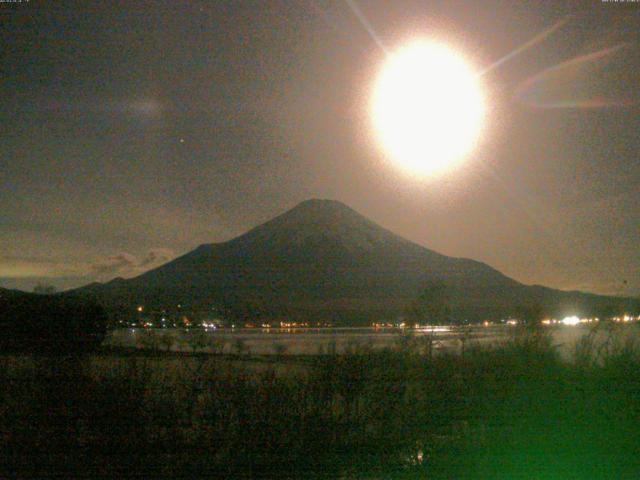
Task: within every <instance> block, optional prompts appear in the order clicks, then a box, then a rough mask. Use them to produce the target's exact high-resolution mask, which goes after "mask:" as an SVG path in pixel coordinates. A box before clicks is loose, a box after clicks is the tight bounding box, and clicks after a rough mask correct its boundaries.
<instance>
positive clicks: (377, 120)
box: [372, 42, 485, 176]
mask: <svg viewBox="0 0 640 480" xmlns="http://www.w3.org/2000/svg"><path fill="white" fill-rule="evenodd" d="M477 78H478V77H477V74H475V73H474V72H473V71H472V70H471V67H470V66H469V65H468V64H467V63H466V62H465V60H464V58H463V57H461V56H460V55H459V54H458V53H456V52H455V51H453V50H451V49H449V48H447V47H446V46H443V45H440V44H438V43H430V42H415V43H412V44H410V45H408V46H405V47H403V48H401V49H400V50H398V51H397V52H395V53H393V54H391V55H390V56H389V58H388V60H387V63H386V65H385V66H384V67H383V69H382V71H381V72H380V74H379V76H378V78H377V79H376V83H375V86H374V93H373V101H372V115H373V123H374V127H375V130H376V132H377V134H378V137H379V138H380V141H381V144H382V146H383V148H384V150H385V151H386V153H387V154H388V156H389V157H390V159H391V160H393V161H394V162H395V163H397V164H399V165H400V167H402V168H403V169H404V170H407V171H408V172H409V173H411V174H412V175H418V176H432V175H436V174H438V173H443V172H444V171H446V170H450V169H452V168H453V167H455V166H456V165H457V164H459V163H460V161H461V160H463V159H464V157H465V156H466V155H467V154H468V153H469V152H470V151H471V150H472V148H473V147H474V145H475V144H476V142H477V141H478V138H479V135H480V130H481V126H482V123H483V117H484V114H485V104H484V103H485V102H484V95H483V92H482V90H481V87H480V84H479V82H478V80H477Z"/></svg>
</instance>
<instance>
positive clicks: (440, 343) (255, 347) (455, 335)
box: [105, 325, 638, 358]
mask: <svg viewBox="0 0 640 480" xmlns="http://www.w3.org/2000/svg"><path fill="white" fill-rule="evenodd" d="M546 328H548V329H549V331H550V332H551V337H552V344H553V345H554V346H556V347H557V350H558V352H559V353H560V355H561V356H563V357H565V358H570V357H571V356H572V355H573V353H574V351H575V347H576V344H577V342H578V340H580V339H581V338H583V336H584V335H586V334H587V333H589V331H590V328H589V326H587V325H578V326H563V325H558V326H553V327H546ZM628 330H629V331H633V332H637V330H638V329H636V328H634V327H633V326H629V329H628ZM150 331H152V332H154V333H153V334H152V335H155V336H157V337H162V336H165V335H167V336H170V337H172V338H173V340H174V343H173V344H172V345H171V347H170V348H171V350H173V351H190V350H191V349H192V347H191V345H190V339H192V338H193V336H194V335H200V336H201V335H202V332H206V335H207V336H208V337H210V340H211V341H212V342H213V341H214V340H217V341H218V342H220V343H221V344H222V345H223V346H222V349H221V351H222V353H234V352H235V349H236V348H237V343H238V342H239V341H240V342H242V343H243V344H244V346H245V347H246V349H247V352H250V353H252V354H257V355H272V354H282V353H283V352H286V354H288V355H317V354H322V353H344V352H346V351H354V350H357V349H373V350H375V349H381V348H389V347H394V346H397V345H398V343H399V341H400V339H401V338H402V336H403V333H404V332H405V331H404V330H403V329H400V328H394V327H382V328H368V327H331V328H326V327H319V328H316V327H303V328H285V329H278V328H269V329H266V328H265V329H263V328H250V329H219V330H213V329H207V330H201V329H190V330H185V329H144V328H123V329H117V330H114V331H112V332H110V334H109V335H108V337H107V339H106V340H105V343H106V344H107V345H116V346H124V347H135V346H140V343H141V342H140V339H141V338H142V336H144V335H148V334H149V333H148V332H150ZM514 331H515V329H514V327H511V326H508V325H493V326H488V327H487V326H468V327H462V328H460V327H452V326H434V327H421V328H417V329H412V330H411V332H412V333H413V334H414V336H415V337H416V338H420V337H429V338H430V339H432V340H433V342H434V348H435V349H436V350H437V351H442V352H458V351H460V349H461V345H462V343H463V341H464V342H467V345H469V344H471V343H475V344H477V345H491V344H495V343H499V342H502V341H505V340H506V339H508V338H509V337H510V335H511V334H512V333H513V332H514ZM201 351H211V349H210V348H208V347H206V346H205V347H203V348H201Z"/></svg>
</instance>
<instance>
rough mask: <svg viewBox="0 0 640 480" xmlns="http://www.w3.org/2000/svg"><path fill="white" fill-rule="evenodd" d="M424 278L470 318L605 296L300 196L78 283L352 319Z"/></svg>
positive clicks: (118, 295)
mask: <svg viewBox="0 0 640 480" xmlns="http://www.w3.org/2000/svg"><path fill="white" fill-rule="evenodd" d="M429 282H443V283H445V284H446V285H447V287H448V290H449V293H450V296H451V302H452V305H453V307H454V314H455V315H457V316H459V317H464V318H470V319H481V318H483V317H485V316H496V315H508V314H509V313H510V312H512V311H513V309H514V307H515V306H516V305H519V304H522V303H531V302H532V301H539V302H544V304H545V305H547V306H548V307H549V308H550V309H552V310H554V311H555V310H560V309H562V308H566V309H567V312H569V311H570V310H571V311H575V310H576V309H582V310H587V309H591V308H592V307H595V304H599V303H603V302H606V301H608V300H607V297H596V296H592V295H587V294H581V293H578V292H573V293H569V292H559V291H557V290H552V289H545V288H544V287H529V286H525V285H522V284H520V283H518V282H516V281H515V280H513V279H510V278H508V277H506V276H505V275H503V274H501V273H500V272H498V271H497V270H495V269H493V268H491V267H489V266H488V265H485V264H483V263H480V262H476V261H474V260H469V259H464V258H452V257H447V256H445V255H441V254H439V253H436V252H434V251H432V250H429V249H427V248H424V247H422V246H420V245H417V244H415V243H412V242H410V241H408V240H406V239H403V238H402V237H399V236H397V235H395V234H394V233H392V232H390V231H388V230H386V229H384V228H382V227H380V226H378V225H376V224H375V223H373V222H371V221H369V220H368V219H366V218H365V217H363V216H362V215H360V214H358V213H357V212H355V211H354V210H352V209H351V208H349V207H347V206H346V205H344V204H342V203H340V202H336V201H332V200H308V201H305V202H302V203H301V204H299V205H297V206H296V207H295V208H293V209H292V210H290V211H288V212H286V213H284V214H282V215H280V216H278V217H275V218H274V219H272V220H270V221H268V222H266V223H264V224H262V225H260V226H258V227H256V228H254V229H252V230H250V231H249V232H247V233H245V234H244V235H241V236H239V237H237V238H235V239H233V240H230V241H228V242H224V243H215V244H205V245H201V246H200V247H198V248H196V249H195V250H193V251H191V252H189V253H187V254H185V255H183V256H182V257H179V258H176V259H175V260H173V261H171V262H169V263H167V264H165V265H162V266H160V267H158V268H155V269H153V270H150V271H148V272H146V273H144V274H142V275H140V276H138V277H135V278H132V279H128V280H124V279H115V280H112V281H111V282H109V283H106V284H92V285H88V286H86V287H83V288H81V289H79V290H77V291H78V292H79V293H83V294H91V295H95V296H97V297H98V298H100V299H101V300H102V301H103V302H106V303H120V304H131V305H132V304H137V303H144V304H145V305H155V306H163V305H171V304H175V303H183V304H186V305H192V306H207V305H211V304H215V305H224V306H227V307H230V308H238V307H242V306H246V305H252V306H253V307H254V310H257V311H259V312H260V314H261V315H263V316H286V317H297V318H314V319H325V320H330V321H334V322H354V321H356V322H360V321H370V320H373V319H389V318H395V317H397V316H398V315H399V314H401V313H402V310H403V309H404V307H405V306H406V305H407V303H408V302H409V301H410V300H411V299H412V298H414V297H415V295H416V294H417V292H418V290H419V289H420V288H421V287H423V286H424V285H425V284H427V283H429ZM569 313H571V312H569Z"/></svg>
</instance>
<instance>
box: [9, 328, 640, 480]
mask: <svg viewBox="0 0 640 480" xmlns="http://www.w3.org/2000/svg"><path fill="white" fill-rule="evenodd" d="M631 328H636V327H631ZM430 347H431V345H430V344H429V339H422V340H419V339H414V338H410V337H407V338H404V339H403V340H402V341H401V342H399V345H398V347H397V348H396V349H394V350H387V351H377V352H373V351H370V350H369V349H367V348H366V347H354V348H353V349H352V351H351V352H350V353H348V354H346V355H340V356H336V355H324V356H317V357H315V358H312V359H310V360H309V364H308V367H306V368H305V369H303V370H302V371H300V370H298V371H297V372H293V371H291V372H283V371H282V369H279V370H278V371H277V372H276V370H275V369H273V368H271V367H269V366H268V365H267V366H263V367H262V368H260V369H257V370H256V369H250V368H248V367H247V365H248V364H249V363H250V362H247V361H246V358H245V360H243V361H240V360H239V359H240V357H238V359H237V360H235V363H231V362H229V360H228V357H223V356H219V355H218V356H212V355H197V354H192V355H189V356H185V357H176V356H171V354H162V355H160V354H157V355H160V357H155V356H141V355H137V356H136V355H131V356H118V357H115V356H108V355H105V354H102V355H85V356H74V357H66V358H64V357H59V356H58V357H50V356H33V357H24V356H7V355H5V356H3V357H0V376H1V378H0V460H1V465H2V471H1V472H0V476H2V477H7V476H14V475H18V476H23V477H24V476H27V477H29V476H31V477H39V478H50V477H53V476H56V475H58V476H60V477H62V478H67V477H74V476H75V477H84V476H90V477H117V478H120V477H127V476H136V475H138V476H140V477H141V478H157V477H181V478H183V477H194V478H198V477H205V476H208V477H232V478H238V477H254V478H255V477H273V478H285V477H288V478H291V477H295V478H302V477H308V478H314V477H316V478H320V477H321V478H356V477H357V478H435V479H438V478H447V479H451V478H479V479H503V478H504V479H513V478H527V479H529V478H549V479H569V478H572V479H573V478H575V479H594V478H607V479H611V478H617V479H620V478H639V475H640V455H638V454H639V453H640V452H639V449H640V373H639V372H640V370H639V369H640V351H638V350H637V349H636V348H635V345H634V344H633V342H631V341H626V342H623V343H616V342H614V341H612V342H610V343H607V344H605V346H604V347H602V346H600V347H596V346H595V345H594V344H593V343H591V342H590V341H589V339H588V338H587V339H586V340H585V341H584V342H582V344H581V345H580V348H579V352H578V355H577V356H576V361H575V363H571V364H568V363H565V362H561V361H560V360H559V359H558V357H557V355H556V354H555V352H554V350H553V348H551V347H550V346H549V339H548V338H547V337H546V336H545V335H543V334H540V333H539V332H533V333H532V332H529V333H522V334H520V335H518V336H516V337H515V338H513V339H512V340H511V341H509V342H506V343H505V344H502V345H500V346H497V347H495V348H493V349H490V350H488V349H480V348H477V347H473V346H472V345H469V346H467V348H465V350H464V354H463V355H456V356H453V355H435V356H434V355H431V354H430V352H431V348H430ZM167 358H172V359H173V360H175V362H179V363H180V364H181V365H182V368H181V369H180V370H179V371H174V370H173V369H174V366H175V364H169V363H166V364H163V363H162V362H163V361H165V362H168V360H166V359H167ZM163 359H164V360H163ZM279 361H280V362H286V361H287V360H286V359H284V358H282V359H280V360H279ZM172 365H174V366H172ZM243 365H245V366H243ZM279 366H280V367H282V363H280V365H279Z"/></svg>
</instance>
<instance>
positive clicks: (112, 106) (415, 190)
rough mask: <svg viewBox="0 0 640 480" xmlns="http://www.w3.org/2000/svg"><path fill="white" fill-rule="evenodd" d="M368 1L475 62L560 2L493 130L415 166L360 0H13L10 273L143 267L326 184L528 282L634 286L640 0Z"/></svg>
mask: <svg viewBox="0 0 640 480" xmlns="http://www.w3.org/2000/svg"><path fill="white" fill-rule="evenodd" d="M537 3H544V4H545V5H538V4H537ZM358 5H359V7H360V9H361V10H362V12H363V13H364V14H365V15H366V18H367V19H368V21H369V22H370V24H371V26H372V27H373V29H374V31H375V32H376V34H377V36H378V37H379V39H381V41H382V42H383V43H384V45H385V46H386V47H387V48H389V49H391V50H393V48H394V47H395V46H397V45H401V44H402V43H403V42H405V41H407V40H409V39H412V38H416V37H428V38H437V39H438V40H440V41H444V42H446V43H447V44H449V45H451V46H452V47H454V48H456V49H458V50H459V51H461V52H463V53H464V55H465V56H466V58H468V59H469V60H470V61H471V62H472V63H473V65H474V66H475V67H476V68H477V69H478V70H481V69H482V68H484V67H486V66H488V65H491V64H492V63H493V62H495V61H497V60H498V59H500V58H502V57H504V56H505V55H507V54H509V53H510V52H512V51H513V50H514V49H516V48H518V47H519V46H520V45H522V44H524V43H526V42H527V41H528V40H530V39H531V38H533V37H535V36H536V35H537V34H539V33H540V32H542V31H544V30H545V29H547V28H549V27H550V26H552V25H554V24H555V23H556V22H558V21H562V20H563V19H564V20H566V23H564V24H562V25H561V26H560V28H558V29H557V30H556V31H554V32H553V33H551V34H550V35H549V36H548V37H547V38H545V39H544V41H541V42H539V43H538V44H536V45H534V46H533V47H531V48H530V49H528V50H526V51H524V52H522V53H520V54H519V55H518V56H515V57H514V58H513V59H511V60H510V61H508V62H505V63H503V64H502V65H500V66H499V67H498V68H496V69H495V70H492V71H491V72H489V73H488V74H487V75H485V76H483V77H482V82H483V85H484V88H485V90H486V92H487V98H488V107H489V110H490V112H489V114H488V115H487V121H486V128H485V131H484V134H483V137H482V141H481V144H480V145H479V146H478V148H476V149H475V150H474V151H473V152H472V154H471V155H470V156H469V158H468V159H467V161H466V162H465V163H464V165H462V166H461V167H460V168H458V169H456V170H455V171H452V172H450V173H449V174H447V175H443V176H440V177H437V178H430V179H423V178H422V179H421V178H413V177H411V176H410V175H407V174H406V173H405V172H402V171H401V170H400V169H398V168H397V167H396V166H395V165H393V164H392V163H390V162H388V161H386V160H385V157H384V155H383V154H382V152H381V151H380V149H379V147H378V145H377V144H376V139H375V138H374V136H373V134H372V129H371V126H370V118H369V110H368V99H369V98H370V93H371V85H372V80H373V78H374V77H375V75H376V73H377V72H378V71H379V69H380V66H381V65H382V63H383V62H384V59H385V53H384V52H383V51H382V50H381V48H380V47H379V45H378V44H377V43H376V42H375V41H374V39H373V38H372V36H371V35H370V34H369V33H368V32H367V30H366V29H365V28H364V27H363V25H362V24H361V22H360V21H359V20H358V18H357V17H356V15H354V13H353V11H352V10H351V9H350V7H349V5H348V4H347V3H346V2H343V1H331V2H327V1H320V0H286V1H285V0H269V1H240V0H233V1H226V2H225V1H202V2H195V1H193V2H189V1H166V2H163V1H152V2H144V1H136V2H133V1H127V2H107V1H101V2H86V1H85V2H70V1H56V2H52V1H47V2H43V1H42V2H41V1H38V0H31V1H29V2H23V3H1V4H0V24H1V28H0V35H2V47H1V48H0V55H1V59H0V72H1V77H0V78H1V81H2V88H1V90H0V95H1V97H2V98H1V101H0V125H1V127H0V128H1V130H2V135H1V137H0V212H1V213H0V286H3V287H9V288H22V289H28V290H30V289H32V288H33V287H34V285H35V284H37V283H39V282H43V283H46V284H51V285H54V286H56V287H57V288H59V289H64V288H69V287H74V286H79V285H83V284H86V283H89V282H91V281H94V280H100V281H104V280H109V279H111V278H113V277H115V276H125V277H126V276H132V275H134V274H136V273H140V272H142V271H144V270H146V269H149V268H152V267H154V266H157V265H159V264H161V263H164V262H166V261H167V260H169V259H171V258H174V257H175V256H177V255H181V254H183V253H186V252H187V251H189V250H191V249H193V248H194V247H196V246H197V245H199V244H201V243H209V242H219V241H224V240H229V239H231V238H233V237H234V236H237V235H239V234H241V233H243V232H244V231H246V230H247V229H249V228H251V227H253V226H255V225H257V224H259V223H262V222H264V221H266V220H268V219H270V218H271V217H273V216H275V215H277V214H279V213H281V212H283V211H285V210H287V209H289V208H291V207H293V206H295V205H296V204H297V203H298V202H300V201H302V200H305V199H308V198H331V199H336V200H340V201H342V202H344V203H346V204H348V205H349V206H351V207H352V208H354V209H355V210H357V211H358V212H360V213H362V214H363V215H365V216H367V217H368V218H370V219H371V220H373V221H375V222H377V223H379V224H380V225H382V226H384V227H386V228H388V229H390V230H392V231H394V232H395V233H398V234H399V235H402V236H404V237H406V238H408V239H410V240H412V241H414V242H416V243H419V244H421V245H424V246H425V247H428V248H431V249H433V250H436V251H438V252H440V253H443V254H446V255H451V256H461V257H469V258H473V259H476V260H480V261H483V262H486V263H488V264H490V265H491V266H493V267H495V268H497V269H498V270H500V271H502V272H503V273H505V274H506V275H509V276H511V277H513V278H515V279H516V280H519V281H521V282H524V283H528V284H530V283H538V284H544V285H547V286H550V287H555V288H561V289H581V290H586V291H593V292H596V293H606V294H626V295H639V294H640V253H639V249H638V246H639V245H640V208H639V206H640V189H639V188H638V185H639V184H640V162H639V152H640V115H639V113H640V106H639V105H638V102H637V101H638V92H637V90H638V86H639V85H640V82H639V80H640V54H639V52H640V51H639V47H640V41H639V35H640V3H628V4H620V3H613V2H609V3H607V2H600V1H599V0H593V1H583V2H572V3H562V2H517V1H513V2H503V1H482V2H480V1H477V0H470V1H440V2H428V1H425V0H422V1H408V0H407V1H405V0H393V1H391V0H390V1H374V0H360V1H359V2H358ZM569 14H571V16H570V17H567V15H569ZM617 46H619V48H618V49H614V50H613V51H612V52H611V53H607V49H610V48H611V47H617ZM603 51H604V52H605V53H604V54H602V55H600V56H598V55H595V56H591V57H590V56H589V54H591V53H594V52H603ZM572 59H578V60H577V61H576V62H574V63H573V64H571V63H570V64H569V65H570V66H571V65H573V66H571V67H570V68H564V69H563V68H561V69H559V70H558V69H557V68H556V69H554V68H553V67H554V66H557V65H559V64H562V63H563V62H567V61H571V60H572ZM565 65H566V64H565ZM523 92H524V93H523Z"/></svg>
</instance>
